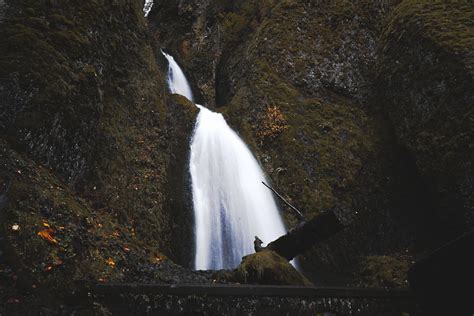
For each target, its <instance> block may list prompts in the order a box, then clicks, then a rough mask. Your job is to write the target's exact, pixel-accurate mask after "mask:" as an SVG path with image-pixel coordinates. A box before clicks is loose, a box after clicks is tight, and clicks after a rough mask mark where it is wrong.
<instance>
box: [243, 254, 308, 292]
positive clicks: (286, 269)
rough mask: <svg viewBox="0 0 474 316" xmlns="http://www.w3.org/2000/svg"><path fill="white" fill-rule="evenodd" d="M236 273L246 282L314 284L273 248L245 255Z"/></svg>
mask: <svg viewBox="0 0 474 316" xmlns="http://www.w3.org/2000/svg"><path fill="white" fill-rule="evenodd" d="M234 275H235V279H236V280H237V281H238V282H240V283H246V284H268V285H300V286H311V285H312V283H311V282H310V281H309V280H308V279H306V278H305V277H304V276H303V275H302V274H301V273H299V272H298V271H297V270H296V269H295V268H294V267H293V266H292V265H291V264H290V263H289V262H288V261H287V260H286V259H285V258H283V257H281V256H279V255H278V254H277V253H276V252H274V251H271V250H263V251H260V252H257V253H254V254H251V255H248V256H245V257H243V258H242V262H241V263H240V265H239V266H238V267H237V269H236V270H235V272H234Z"/></svg>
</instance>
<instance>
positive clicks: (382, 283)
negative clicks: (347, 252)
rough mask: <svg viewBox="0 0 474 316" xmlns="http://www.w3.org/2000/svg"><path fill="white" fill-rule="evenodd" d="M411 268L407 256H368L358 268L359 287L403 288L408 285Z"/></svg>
mask: <svg viewBox="0 0 474 316" xmlns="http://www.w3.org/2000/svg"><path fill="white" fill-rule="evenodd" d="M410 266H411V262H410V258H408V257H406V256H396V255H395V256H394V255H391V256H368V257H365V258H363V259H362V260H361V261H360V263H359V266H358V269H357V272H356V278H357V279H358V283H357V285H359V286H365V287H375V288H380V287H390V288H396V287H398V288H403V287H406V286H407V285H408V281H407V272H408V269H409V267H410Z"/></svg>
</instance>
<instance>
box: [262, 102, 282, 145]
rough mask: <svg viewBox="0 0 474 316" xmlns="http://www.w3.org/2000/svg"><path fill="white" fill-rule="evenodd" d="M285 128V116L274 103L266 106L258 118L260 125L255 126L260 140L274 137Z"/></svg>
mask: <svg viewBox="0 0 474 316" xmlns="http://www.w3.org/2000/svg"><path fill="white" fill-rule="evenodd" d="M287 128H288V124H287V121H286V117H285V115H284V114H283V113H282V112H281V110H280V108H279V107H278V106H276V105H273V106H267V108H266V110H265V112H264V113H263V115H262V117H261V118H260V125H258V126H255V130H256V135H257V137H258V138H259V139H260V140H261V141H264V140H267V139H274V138H276V137H277V136H278V135H280V134H281V133H282V132H283V131H284V130H285V129H287Z"/></svg>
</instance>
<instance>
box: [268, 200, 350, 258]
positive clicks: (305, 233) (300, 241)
mask: <svg viewBox="0 0 474 316" xmlns="http://www.w3.org/2000/svg"><path fill="white" fill-rule="evenodd" d="M347 225H348V224H347V223H343V222H342V221H340V220H339V219H338V217H337V216H336V213H335V209H331V210H329V211H326V212H324V213H322V214H320V215H318V216H316V217H314V218H313V219H311V220H309V221H306V222H302V223H300V224H299V225H298V226H297V227H295V228H293V229H292V230H290V231H289V232H288V233H286V235H283V236H281V237H279V238H278V239H276V240H274V241H272V242H271V243H269V244H268V246H267V247H266V249H269V250H272V251H275V252H276V253H277V254H279V255H280V256H282V257H283V258H285V259H287V260H288V261H290V260H292V259H293V258H294V257H296V256H297V255H299V254H302V253H303V252H305V251H306V250H308V249H309V248H311V247H312V246H313V245H315V244H317V243H318V242H321V241H323V240H325V239H327V238H329V237H331V236H333V235H334V234H336V233H337V232H339V231H341V230H342V229H343V228H344V227H346V226H347Z"/></svg>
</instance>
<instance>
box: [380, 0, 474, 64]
mask: <svg viewBox="0 0 474 316" xmlns="http://www.w3.org/2000/svg"><path fill="white" fill-rule="evenodd" d="M473 20H474V7H473V5H472V3H471V2H470V1H467V0H466V1H440V0H438V1H414V0H410V1H403V2H402V3H401V4H400V5H399V6H397V8H396V9H395V11H394V12H393V14H392V15H391V18H390V21H389V22H388V25H387V27H386V28H385V31H384V34H383V36H384V38H385V40H386V39H387V38H388V37H392V36H397V37H398V38H399V39H402V38H404V37H413V36H416V37H422V38H425V39H429V40H430V41H432V42H433V43H434V44H435V45H438V46H439V47H441V48H442V49H444V50H446V51H447V52H450V53H452V54H454V55H461V56H464V58H465V61H466V66H467V67H468V68H469V69H471V71H472V69H474V53H473V48H474V25H473V24H472V21H473Z"/></svg>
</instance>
